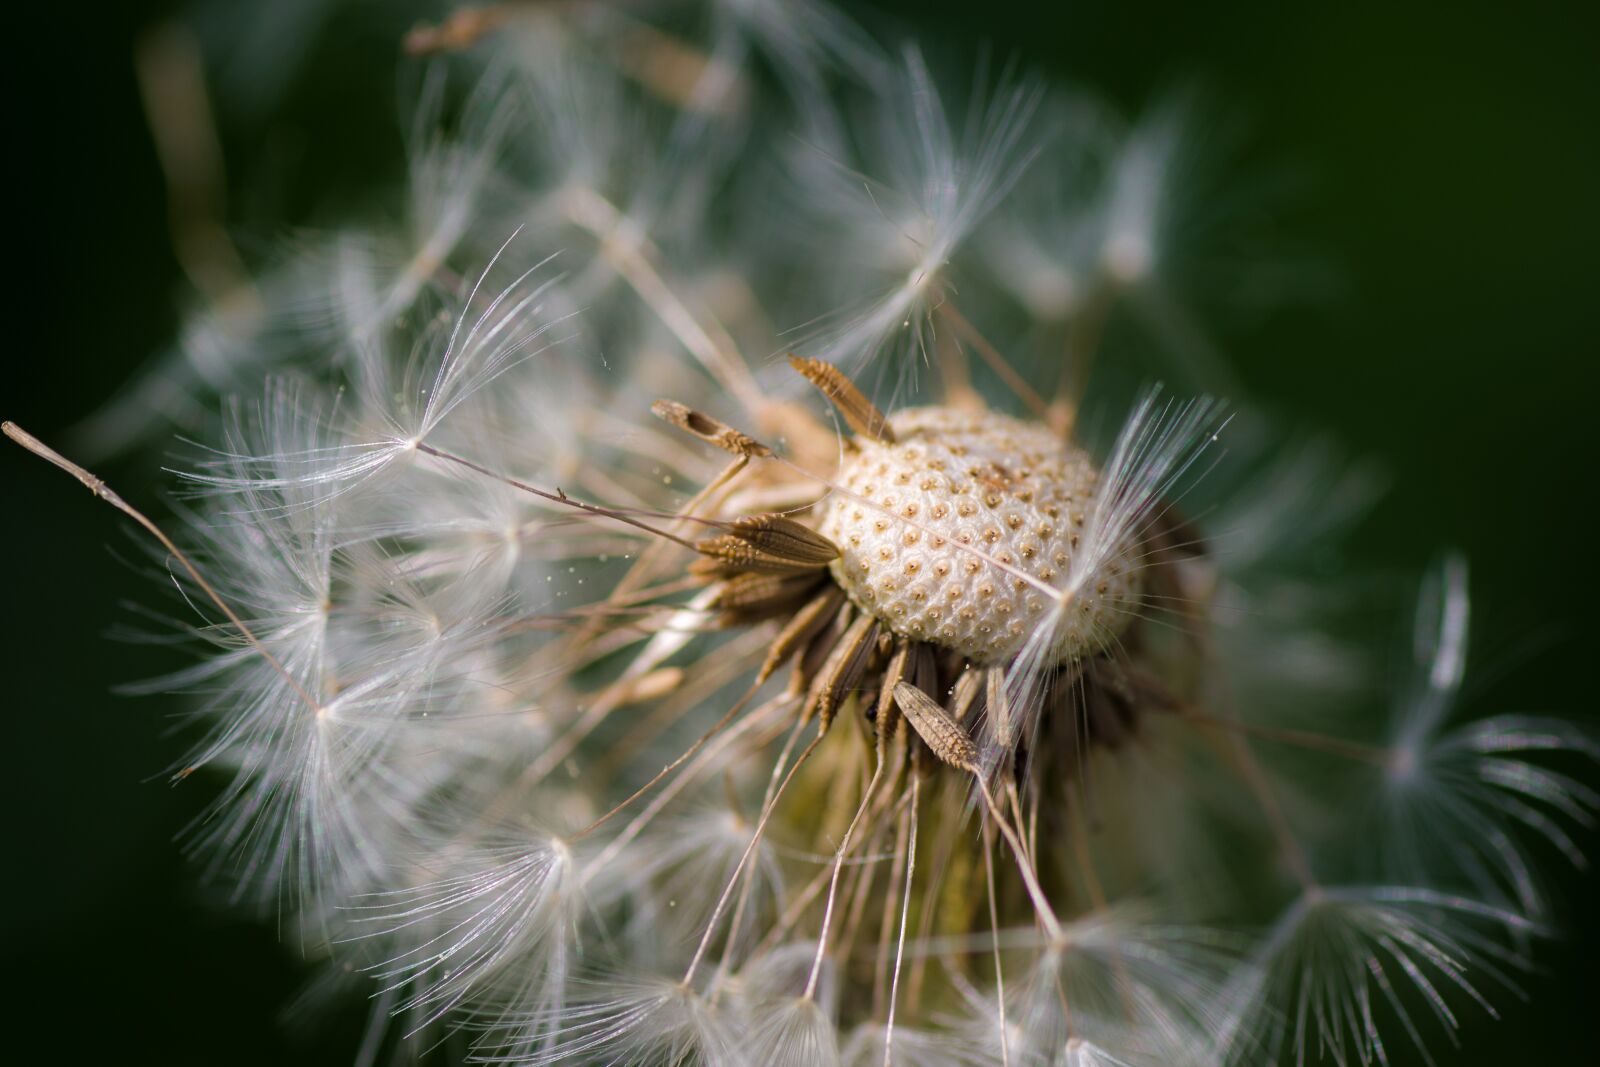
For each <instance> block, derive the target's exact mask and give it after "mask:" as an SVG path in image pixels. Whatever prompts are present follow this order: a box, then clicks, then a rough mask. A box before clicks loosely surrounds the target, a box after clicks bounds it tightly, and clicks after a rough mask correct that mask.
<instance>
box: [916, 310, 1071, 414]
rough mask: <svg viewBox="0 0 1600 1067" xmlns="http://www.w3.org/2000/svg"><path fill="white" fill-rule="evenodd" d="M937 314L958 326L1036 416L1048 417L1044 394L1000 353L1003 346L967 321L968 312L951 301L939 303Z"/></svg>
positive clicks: (955, 326)
mask: <svg viewBox="0 0 1600 1067" xmlns="http://www.w3.org/2000/svg"><path fill="white" fill-rule="evenodd" d="M938 314H939V315H941V316H943V317H944V318H945V319H946V320H947V321H948V322H949V323H950V325H951V326H952V327H954V328H955V331H956V333H957V334H959V335H960V336H961V337H962V338H964V339H965V340H966V342H967V343H968V344H970V345H971V346H972V347H973V348H974V349H976V350H977V352H978V355H980V356H982V357H983V361H984V362H985V363H987V364H989V367H990V369H992V370H993V371H994V372H995V373H996V374H998V375H999V376H1000V380H1001V381H1003V382H1005V383H1006V388H1008V389H1010V390H1011V391H1012V392H1013V393H1015V394H1017V399H1018V400H1021V401H1022V403H1023V404H1024V405H1026V407H1027V408H1028V410H1029V411H1031V412H1033V414H1034V417H1035V418H1037V419H1039V420H1040V421H1044V422H1048V421H1049V419H1050V405H1049V404H1047V403H1045V400H1044V397H1042V396H1040V395H1039V393H1038V391H1037V390H1035V389H1034V387H1033V386H1031V385H1029V384H1028V381H1027V379H1026V378H1024V377H1023V376H1022V375H1020V374H1018V373H1017V370H1016V368H1015V367H1013V366H1012V365H1011V364H1010V363H1007V362H1006V358H1005V357H1004V356H1002V355H1001V354H1000V350H999V349H997V348H995V346H994V345H992V344H990V343H989V339H988V338H987V337H985V336H983V334H982V333H980V332H979V331H978V328H977V327H976V326H974V325H972V323H970V322H968V321H967V318H966V316H965V315H963V314H961V312H960V311H958V310H956V306H955V305H954V304H952V303H950V302H949V301H946V302H945V303H943V304H940V305H939V311H938Z"/></svg>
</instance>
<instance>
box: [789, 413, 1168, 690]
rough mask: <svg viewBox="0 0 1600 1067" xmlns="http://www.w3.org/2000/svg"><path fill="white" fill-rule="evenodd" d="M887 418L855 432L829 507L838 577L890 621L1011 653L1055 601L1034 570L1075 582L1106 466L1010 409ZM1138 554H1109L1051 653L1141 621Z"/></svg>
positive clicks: (986, 656) (1074, 650)
mask: <svg viewBox="0 0 1600 1067" xmlns="http://www.w3.org/2000/svg"><path fill="white" fill-rule="evenodd" d="M889 422H890V425H891V427H892V429H893V431H894V441H893V443H890V444H885V443H883V442H881V441H875V440H872V439H870V438H862V437H858V438H856V441H855V445H856V451H855V452H853V453H852V454H850V455H848V456H847V457H846V459H845V462H844V465H843V467H842V468H841V470H840V472H839V477H838V482H839V484H840V485H841V486H842V487H843V488H844V489H845V490H847V493H834V494H832V495H830V496H829V497H828V498H827V500H826V501H824V503H823V505H822V514H821V520H820V526H819V529H820V531H821V532H822V533H823V535H825V536H826V537H828V538H831V539H832V540H833V541H834V543H835V544H837V545H838V546H839V549H840V555H839V558H838V559H836V560H834V561H833V563H832V564H831V566H832V568H833V573H834V576H835V578H836V579H837V580H838V582H839V584H840V585H841V586H842V587H843V588H844V590H845V592H846V593H848V594H849V596H850V598H851V599H852V600H853V601H855V603H856V605H857V606H858V607H860V608H861V609H862V610H864V611H867V612H870V613H871V614H872V615H874V616H876V617H877V618H878V620H879V621H880V622H882V623H883V624H884V626H886V627H887V628H888V629H890V630H892V631H893V632H895V633H897V634H901V635H903V636H905V637H910V638H913V639H915V640H919V641H929V642H932V643H934V644H938V645H943V646H944V647H946V648H950V649H954V650H955V651H957V652H959V653H961V654H962V655H964V656H966V657H968V658H970V659H971V660H973V661H974V662H977V663H998V662H1002V661H1004V660H1006V659H1008V658H1010V657H1011V656H1013V655H1015V654H1016V653H1017V652H1019V651H1020V650H1021V649H1022V647H1023V645H1024V644H1025V643H1026V642H1027V640H1028V638H1029V636H1030V634H1031V633H1032V632H1033V631H1034V629H1035V628H1036V627H1038V626H1039V625H1041V624H1043V623H1044V622H1045V620H1046V619H1047V618H1048V616H1049V613H1050V612H1049V609H1050V607H1051V605H1052V602H1053V599H1054V598H1053V595H1052V593H1050V592H1047V591H1046V590H1044V589H1041V588H1039V587H1038V585H1036V584H1033V583H1030V582H1029V581H1028V580H1027V579H1026V578H1024V577H1023V575H1027V576H1029V577H1031V578H1034V579H1036V580H1037V581H1038V582H1042V583H1044V584H1045V585H1048V586H1050V587H1052V588H1055V589H1062V588H1065V586H1066V583H1067V580H1068V577H1069V575H1070V574H1071V567H1072V559H1073V553H1074V551H1076V550H1077V549H1078V546H1079V544H1080V543H1081V540H1082V538H1083V537H1084V536H1085V533H1086V529H1087V525H1088V523H1089V521H1090V516H1091V515H1092V514H1093V511H1094V505H1095V497H1096V493H1097V491H1098V489H1099V480H1100V479H1099V472H1098V471H1097V470H1096V469H1095V466H1094V463H1093V462H1092V461H1091V460H1090V458H1089V456H1088V455H1087V453H1085V452H1084V451H1083V450H1082V449H1079V448H1077V447H1075V446H1073V445H1069V444H1063V443H1062V442H1061V441H1060V439H1059V438H1057V437H1056V436H1055V435H1054V434H1053V433H1051V431H1050V430H1048V429H1047V428H1046V427H1044V426H1042V425H1040V424H1037V423H1028V422H1021V421H1019V420H1017V419H1012V418H1008V417H1007V416H1004V415H996V414H993V413H991V412H972V411H960V410H956V409H953V408H945V407H927V408H912V409H908V410H905V411H901V412H898V413H896V414H895V415H893V416H892V417H891V418H890V420H889ZM973 550H976V551H973ZM1135 552H1137V547H1136V546H1134V545H1128V546H1123V547H1121V548H1120V550H1118V551H1115V552H1112V553H1110V554H1109V556H1108V557H1107V558H1106V559H1105V560H1104V561H1103V562H1102V563H1101V564H1100V565H1099V567H1098V568H1097V570H1096V573H1095V574H1093V575H1092V576H1090V578H1089V580H1088V581H1086V582H1083V583H1081V584H1080V585H1079V587H1078V589H1077V591H1076V592H1075V594H1074V595H1073V597H1072V600H1071V602H1070V603H1069V604H1068V605H1067V612H1066V616H1065V618H1064V619H1062V620H1061V621H1060V623H1059V625H1058V627H1057V629H1056V631H1055V635H1054V641H1053V648H1052V658H1051V661H1052V662H1060V661H1062V660H1065V659H1068V658H1071V657H1074V656H1078V655H1084V654H1088V653H1091V652H1093V651H1095V650H1097V649H1099V648H1101V647H1103V646H1105V645H1106V644H1108V643H1109V642H1111V641H1112V640H1113V639H1115V637H1116V636H1117V634H1118V633H1120V632H1121V631H1122V629H1123V628H1124V627H1125V626H1126V624H1127V623H1128V622H1129V621H1130V620H1131V619H1132V617H1133V615H1132V613H1133V611H1134V610H1135V607H1136V600H1137V597H1138V593H1139V572H1138V568H1137V566H1136V565H1135V562H1134V559H1133V558H1132V557H1133V555H1134V553H1135ZM1017 572H1021V573H1020V574H1019V573H1017Z"/></svg>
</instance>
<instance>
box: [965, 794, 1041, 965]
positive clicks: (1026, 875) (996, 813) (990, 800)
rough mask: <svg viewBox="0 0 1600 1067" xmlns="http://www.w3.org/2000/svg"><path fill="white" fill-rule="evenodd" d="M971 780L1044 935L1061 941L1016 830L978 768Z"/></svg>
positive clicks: (1036, 876)
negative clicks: (1008, 848) (1008, 850)
mask: <svg viewBox="0 0 1600 1067" xmlns="http://www.w3.org/2000/svg"><path fill="white" fill-rule="evenodd" d="M970 771H971V774H972V780H973V781H974V782H977V783H978V792H979V793H981V794H982V795H983V802H984V803H985V804H987V805H988V807H989V814H990V815H991V816H993V818H994V823H995V826H996V827H997V828H998V829H999V830H1000V833H1001V835H1002V836H1003V837H1005V839H1006V843H1007V844H1009V845H1010V846H1011V851H1012V852H1013V853H1014V854H1015V856H1016V860H1017V870H1018V871H1020V872H1021V874H1022V881H1023V882H1024V883H1025V885H1026V886H1027V889H1028V896H1029V897H1031V898H1032V900H1033V907H1034V910H1035V911H1037V912H1038V913H1039V918H1040V920H1041V921H1042V922H1043V923H1044V928H1045V933H1047V934H1049V935H1050V940H1052V941H1059V940H1060V939H1061V921H1060V920H1059V919H1057V918H1056V913H1055V909H1053V908H1052V907H1050V900H1049V898H1048V897H1046V896H1045V893H1044V887H1043V886H1041V885H1040V884H1039V878H1038V875H1036V874H1035V873H1034V870H1033V864H1031V863H1029V862H1028V858H1027V857H1028V850H1027V849H1026V848H1025V847H1023V844H1022V840H1021V839H1020V838H1019V837H1018V836H1017V832H1016V830H1014V829H1012V827H1011V824H1010V823H1009V822H1007V821H1006V817H1005V814H1004V813H1003V812H1002V811H1001V810H1000V805H998V804H996V803H995V800H994V794H993V793H991V792H990V791H989V783H988V782H986V781H985V780H984V777H983V772H982V770H981V769H980V768H976V767H973V768H970Z"/></svg>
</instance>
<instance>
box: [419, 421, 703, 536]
mask: <svg viewBox="0 0 1600 1067" xmlns="http://www.w3.org/2000/svg"><path fill="white" fill-rule="evenodd" d="M416 449H417V451H418V452H421V453H424V454H425V455H429V456H433V457H434V458H435V459H442V460H444V461H445V462H447V463H455V464H458V465H459V466H462V467H465V468H467V469H468V470H470V471H474V472H476V473H478V474H481V475H483V476H484V477H485V478H493V479H495V480H496V481H499V482H503V483H505V484H506V485H509V486H511V487H512V488H513V489H520V490H522V491H523V492H524V493H531V494H533V495H534V496H536V497H539V498H541V499H543V500H549V501H551V502H553V503H556V504H565V505H566V506H567V507H569V508H575V509H577V510H578V511H584V512H588V513H589V514H590V515H598V516H600V517H601V518H606V519H612V520H614V521H616V522H620V523H623V524H624V525H626V526H632V527H634V528H635V529H638V530H643V531H644V532H645V533H648V534H654V535H655V536H656V537H664V538H666V539H667V540H668V541H674V542H676V543H678V544H680V545H682V546H683V547H684V548H687V549H689V550H691V551H695V550H696V549H695V545H694V542H693V541H690V540H687V539H686V538H682V537H679V536H678V535H677V534H675V533H670V532H668V531H666V530H662V529H659V528H657V527H655V526H651V525H650V524H649V523H645V522H640V521H639V520H638V519H635V518H633V517H632V516H630V515H627V514H625V513H623V512H621V511H618V510H616V509H614V508H606V507H601V506H600V505H598V504H590V503H588V502H587V501H583V500H578V499H576V498H574V497H570V496H568V495H567V494H566V493H564V492H562V491H561V490H560V489H557V490H556V491H555V492H553V493H552V492H550V491H549V490H548V489H540V488H539V487H538V486H536V485H529V484H528V483H527V482H524V481H520V480H519V479H516V478H513V477H511V476H510V475H506V474H499V473H497V472H495V471H492V470H490V469H489V468H488V467H485V466H483V465H482V464H481V463H475V462H473V461H472V460H470V459H467V458H466V457H465V456H458V455H456V454H455V453H453V452H446V451H444V450H443V449H441V448H435V447H434V446H433V445H430V444H428V443H427V442H426V441H418V442H417V444H416Z"/></svg>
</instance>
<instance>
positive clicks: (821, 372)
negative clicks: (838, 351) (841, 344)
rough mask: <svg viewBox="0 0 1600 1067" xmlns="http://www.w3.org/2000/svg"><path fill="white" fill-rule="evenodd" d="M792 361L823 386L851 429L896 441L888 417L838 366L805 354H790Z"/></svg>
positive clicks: (792, 365)
mask: <svg viewBox="0 0 1600 1067" xmlns="http://www.w3.org/2000/svg"><path fill="white" fill-rule="evenodd" d="M789 365H790V366H791V367H793V368H794V369H795V370H797V371H799V372H800V373H801V375H803V376H804V377H805V379H806V381H808V382H810V383H811V384H812V385H814V386H816V387H817V388H818V389H820V390H822V395H823V396H825V397H827V398H828V402H829V403H831V404H832V405H833V406H834V407H835V408H837V409H838V410H839V414H840V415H841V416H843V417H844V421H845V422H846V423H848V424H849V425H850V428H851V429H852V430H854V431H855V432H856V433H858V434H860V435H861V436H862V437H870V438H872V439H873V440H875V441H878V442H881V443H882V444H886V445H892V444H894V431H893V430H891V429H890V428H889V420H888V418H887V417H885V416H884V414H883V412H881V411H879V410H878V409H877V407H876V406H875V405H874V404H873V403H872V401H870V400H868V399H867V398H866V397H865V396H863V395H862V393H861V390H860V389H857V388H856V383H855V382H852V381H851V380H850V379H849V378H847V377H846V376H845V373H844V372H843V371H841V370H840V369H839V368H838V367H835V366H834V365H833V364H831V363H824V362H823V361H822V360H820V359H806V358H804V357H802V356H790V357H789Z"/></svg>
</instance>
